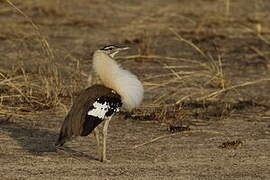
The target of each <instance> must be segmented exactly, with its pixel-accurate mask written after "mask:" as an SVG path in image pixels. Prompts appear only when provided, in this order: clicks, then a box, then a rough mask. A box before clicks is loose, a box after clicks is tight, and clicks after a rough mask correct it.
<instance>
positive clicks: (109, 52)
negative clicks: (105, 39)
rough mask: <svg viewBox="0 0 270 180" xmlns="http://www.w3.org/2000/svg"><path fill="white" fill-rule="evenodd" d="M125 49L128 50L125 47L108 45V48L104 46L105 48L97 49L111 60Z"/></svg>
mask: <svg viewBox="0 0 270 180" xmlns="http://www.w3.org/2000/svg"><path fill="white" fill-rule="evenodd" d="M127 49H129V47H127V46H118V45H109V46H105V47H103V48H101V49H99V51H101V52H103V53H105V54H107V55H108V56H110V57H111V58H113V57H114V56H115V55H116V54H117V53H119V52H120V51H124V50H127Z"/></svg>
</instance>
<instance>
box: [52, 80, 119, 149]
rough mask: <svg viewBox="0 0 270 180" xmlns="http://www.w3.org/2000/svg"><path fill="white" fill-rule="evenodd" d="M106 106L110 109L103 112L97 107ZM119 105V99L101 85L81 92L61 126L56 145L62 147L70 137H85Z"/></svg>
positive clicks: (110, 90) (115, 94)
mask: <svg viewBox="0 0 270 180" xmlns="http://www.w3.org/2000/svg"><path fill="white" fill-rule="evenodd" d="M106 104H107V105H108V106H109V105H110V106H109V107H111V108H109V109H108V108H107V110H106V111H105V110H104V111H103V108H102V107H101V108H100V107H99V106H103V105H106ZM121 105H122V102H121V97H120V96H119V95H118V94H117V93H115V92H114V91H113V90H112V89H110V88H107V87H105V86H103V85H93V86H91V87H89V88H87V89H85V90H83V91H81V92H80V93H79V95H78V96H77V97H76V98H75V100H74V102H73V105H72V107H71V109H70V111H69V113H68V114H67V116H66V118H65V120H64V122H63V124H62V128H61V131H60V135H59V139H58V141H57V143H56V145H63V144H64V143H65V141H66V140H68V139H70V138H71V137H72V136H87V135H88V134H90V133H91V132H92V131H93V130H94V128H95V127H97V126H98V125H99V124H100V123H101V122H102V121H103V120H104V118H105V117H108V116H111V115H113V113H114V112H115V109H117V108H119V107H121ZM101 109H102V111H101Z"/></svg>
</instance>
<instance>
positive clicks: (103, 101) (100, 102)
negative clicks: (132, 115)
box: [87, 96, 122, 119]
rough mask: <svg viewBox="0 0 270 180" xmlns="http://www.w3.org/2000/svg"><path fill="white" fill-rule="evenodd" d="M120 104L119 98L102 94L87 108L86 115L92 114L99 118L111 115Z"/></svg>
mask: <svg viewBox="0 0 270 180" xmlns="http://www.w3.org/2000/svg"><path fill="white" fill-rule="evenodd" d="M121 106H122V102H121V99H119V98H116V97H107V96H102V97H99V98H98V99H97V100H96V101H95V102H94V103H93V106H92V108H90V109H89V111H88V112H87V115H89V116H94V117H97V118H99V119H106V118H109V117H111V116H112V115H113V114H114V113H115V112H118V111H119V109H120V107H121Z"/></svg>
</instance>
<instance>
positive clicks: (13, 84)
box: [0, 0, 81, 116]
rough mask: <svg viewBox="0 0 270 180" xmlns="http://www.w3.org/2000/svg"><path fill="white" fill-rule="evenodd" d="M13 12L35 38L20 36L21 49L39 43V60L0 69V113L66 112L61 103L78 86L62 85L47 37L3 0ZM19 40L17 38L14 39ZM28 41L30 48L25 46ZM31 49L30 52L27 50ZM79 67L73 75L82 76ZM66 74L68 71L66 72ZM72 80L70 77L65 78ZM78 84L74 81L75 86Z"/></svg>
mask: <svg viewBox="0 0 270 180" xmlns="http://www.w3.org/2000/svg"><path fill="white" fill-rule="evenodd" d="M5 2H6V3H7V4H8V5H10V7H12V8H13V9H14V10H15V11H16V12H18V13H19V14H20V15H22V16H23V17H24V18H25V19H26V20H27V21H28V22H29V23H30V24H31V27H32V30H33V31H34V34H35V35H34V36H29V37H28V38H27V39H25V38H24V37H25V35H24V37H21V39H22V41H21V42H20V43H22V45H23V47H24V48H26V49H27V48H32V47H31V44H32V43H33V42H38V44H36V47H40V48H39V49H37V48H36V49H35V51H37V52H35V53H36V54H38V57H39V58H40V59H39V61H38V65H36V64H33V65H31V67H29V65H28V66H27V65H26V63H25V62H24V61H22V62H21V63H19V65H18V64H14V65H13V67H14V68H13V69H11V70H4V69H1V70H0V92H1V95H0V107H1V110H0V114H11V115H15V116H16V115H17V116H21V115H35V114H37V113H40V112H42V111H47V110H53V109H56V108H60V109H62V110H66V109H67V108H66V106H65V105H64V104H63V103H62V101H63V100H64V99H63V98H64V97H67V96H68V97H69V98H70V97H71V96H72V94H73V90H74V91H75V90H78V89H79V88H78V87H79V86H77V85H76V88H74V87H73V85H74V84H75V83H74V82H69V83H68V85H69V86H66V85H65V84H66V83H67V82H64V81H63V79H64V78H62V74H61V73H60V71H59V69H60V68H62V67H60V66H59V65H58V64H57V63H56V61H55V55H54V52H53V49H52V48H51V47H50V45H49V43H48V41H47V40H46V38H45V37H44V36H43V35H42V34H41V32H40V30H39V27H38V26H37V25H36V24H35V23H34V22H33V21H32V20H31V18H29V17H28V16H27V15H26V14H25V13H24V12H23V11H22V10H20V9H19V8H18V7H17V6H16V5H14V4H13V3H12V2H11V1H9V0H5ZM17 38H20V37H17ZM28 41H29V42H30V41H31V42H30V43H29V44H30V46H29V45H28V44H27V43H28ZM29 50H30V49H29ZM79 68H80V67H79V65H78V64H77V68H75V70H74V71H76V72H74V73H71V74H73V76H78V74H79V76H81V74H80V72H79V70H78V69H79ZM69 71H71V70H70V69H69ZM65 79H69V80H70V79H72V78H69V77H67V78H65ZM78 82H79V81H76V83H78Z"/></svg>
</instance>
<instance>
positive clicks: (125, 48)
mask: <svg viewBox="0 0 270 180" xmlns="http://www.w3.org/2000/svg"><path fill="white" fill-rule="evenodd" d="M128 49H130V47H120V48H118V51H124V50H128Z"/></svg>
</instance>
